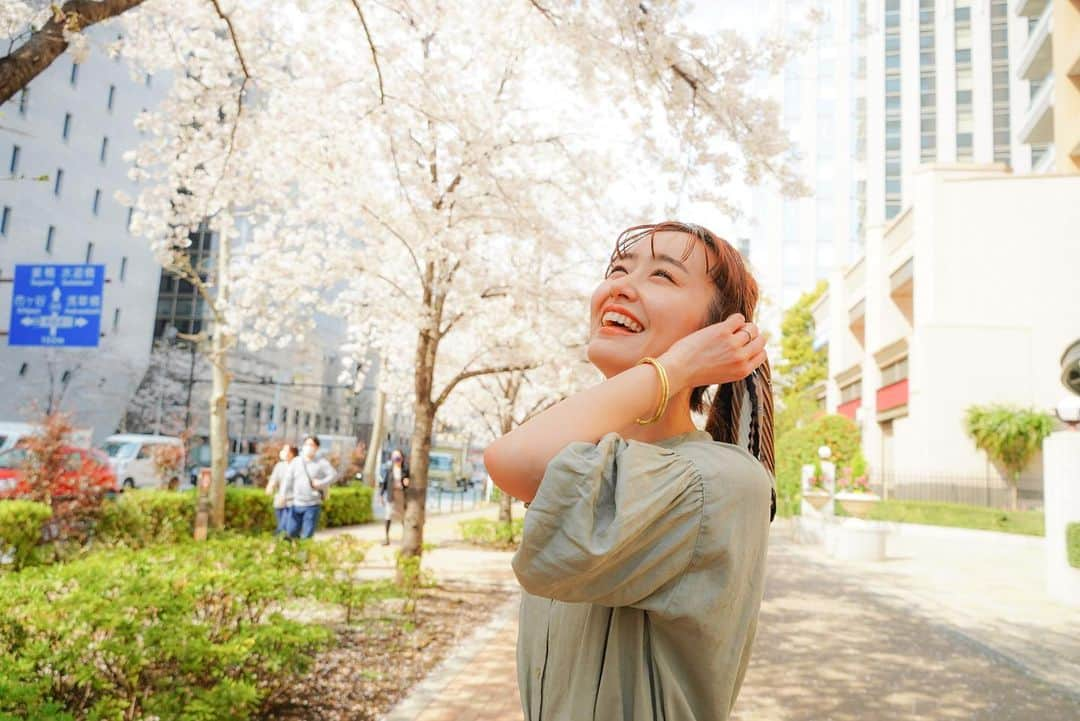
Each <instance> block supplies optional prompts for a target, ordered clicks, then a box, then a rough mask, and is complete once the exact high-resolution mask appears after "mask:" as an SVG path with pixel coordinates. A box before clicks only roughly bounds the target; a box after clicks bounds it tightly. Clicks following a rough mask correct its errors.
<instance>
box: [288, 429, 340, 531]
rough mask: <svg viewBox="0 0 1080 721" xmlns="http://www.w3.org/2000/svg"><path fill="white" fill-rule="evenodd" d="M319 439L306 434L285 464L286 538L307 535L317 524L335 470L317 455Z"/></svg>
mask: <svg viewBox="0 0 1080 721" xmlns="http://www.w3.org/2000/svg"><path fill="white" fill-rule="evenodd" d="M319 445H320V444H319V439H318V438H316V437H315V436H308V437H307V438H305V439H304V443H303V445H302V446H301V447H300V455H299V456H297V457H296V458H294V459H293V460H292V462H291V463H290V464H289V473H288V484H289V488H288V490H287V491H286V492H287V493H289V494H290V495H291V497H292V512H291V513H290V514H289V537H290V538H311V536H312V535H314V533H315V527H316V526H317V525H318V523H319V514H320V513H321V512H322V505H323V502H324V501H325V500H326V496H327V494H328V493H329V492H330V485H331V484H332V483H333V482H334V478H335V477H336V476H337V473H336V472H335V471H334V467H333V466H331V465H330V462H329V461H327V460H326V459H325V458H317V457H316V454H318V452H319Z"/></svg>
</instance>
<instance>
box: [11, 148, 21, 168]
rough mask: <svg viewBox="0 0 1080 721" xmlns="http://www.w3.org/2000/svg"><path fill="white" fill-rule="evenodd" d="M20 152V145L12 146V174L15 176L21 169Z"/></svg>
mask: <svg viewBox="0 0 1080 721" xmlns="http://www.w3.org/2000/svg"><path fill="white" fill-rule="evenodd" d="M19 152H20V151H19V146H18V145H12V146H11V172H12V174H14V173H15V171H17V170H18V169H19Z"/></svg>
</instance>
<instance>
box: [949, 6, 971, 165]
mask: <svg viewBox="0 0 1080 721" xmlns="http://www.w3.org/2000/svg"><path fill="white" fill-rule="evenodd" d="M955 18H956V23H955V25H954V33H955V41H956V128H957V133H956V159H957V160H969V161H970V160H974V159H975V153H974V145H973V143H972V142H971V135H972V129H973V126H974V124H975V110H974V105H973V103H972V90H973V89H974V74H975V73H974V68H973V67H972V63H971V0H956V11H955Z"/></svg>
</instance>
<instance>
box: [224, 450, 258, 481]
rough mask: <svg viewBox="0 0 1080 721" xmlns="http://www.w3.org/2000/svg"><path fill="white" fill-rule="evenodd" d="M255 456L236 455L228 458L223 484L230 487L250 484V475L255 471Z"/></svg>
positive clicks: (247, 454)
mask: <svg viewBox="0 0 1080 721" xmlns="http://www.w3.org/2000/svg"><path fill="white" fill-rule="evenodd" d="M254 464H255V456H254V455H253V454H249V453H237V454H235V455H233V456H231V457H230V458H229V465H228V467H227V468H226V469H225V482H226V483H228V484H229V485H232V486H247V485H249V484H250V483H251V474H252V472H253V471H254V470H255V469H254V468H253V466H254Z"/></svg>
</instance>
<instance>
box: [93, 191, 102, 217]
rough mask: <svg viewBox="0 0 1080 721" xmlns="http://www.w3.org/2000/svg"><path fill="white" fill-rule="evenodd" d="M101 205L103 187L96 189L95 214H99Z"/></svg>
mask: <svg viewBox="0 0 1080 721" xmlns="http://www.w3.org/2000/svg"><path fill="white" fill-rule="evenodd" d="M100 207H101V188H98V189H97V190H95V191H94V215H97V214H98V208H100Z"/></svg>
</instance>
